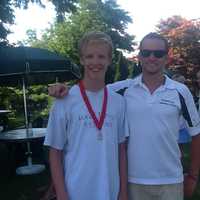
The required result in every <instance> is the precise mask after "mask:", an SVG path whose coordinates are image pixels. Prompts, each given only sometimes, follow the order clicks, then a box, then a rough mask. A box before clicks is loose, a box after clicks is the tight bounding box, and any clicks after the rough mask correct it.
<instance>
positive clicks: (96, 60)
mask: <svg viewBox="0 0 200 200" xmlns="http://www.w3.org/2000/svg"><path fill="white" fill-rule="evenodd" d="M92 63H93V64H94V65H97V64H99V63H100V58H99V57H98V56H94V57H93V59H92Z"/></svg>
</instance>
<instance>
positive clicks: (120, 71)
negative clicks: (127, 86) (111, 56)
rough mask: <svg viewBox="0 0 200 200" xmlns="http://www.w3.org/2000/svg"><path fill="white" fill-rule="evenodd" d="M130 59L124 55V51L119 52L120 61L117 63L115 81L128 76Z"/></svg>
mask: <svg viewBox="0 0 200 200" xmlns="http://www.w3.org/2000/svg"><path fill="white" fill-rule="evenodd" d="M128 65H129V63H128V60H127V59H126V58H125V57H124V56H123V54H122V52H119V53H118V62H117V63H116V73H115V81H121V80H124V79H126V78H127V77H128V75H129V68H128Z"/></svg>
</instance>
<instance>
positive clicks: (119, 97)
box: [108, 88, 125, 105]
mask: <svg viewBox="0 0 200 200" xmlns="http://www.w3.org/2000/svg"><path fill="white" fill-rule="evenodd" d="M108 94H109V96H110V98H111V101H112V102H113V103H117V104H118V105H119V104H121V103H123V102H124V101H125V100H124V97H123V95H121V94H119V93H117V92H115V91H113V90H112V89H110V88H108Z"/></svg>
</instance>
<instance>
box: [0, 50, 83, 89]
mask: <svg viewBox="0 0 200 200" xmlns="http://www.w3.org/2000/svg"><path fill="white" fill-rule="evenodd" d="M56 77H57V78H59V81H64V80H71V79H75V78H80V71H79V68H78V67H77V65H75V64H73V63H72V62H71V61H70V60H69V59H67V58H64V57H62V56H60V55H58V54H57V53H53V52H50V51H48V50H46V49H40V48H32V47H0V85H5V86H8V85H16V84H17V83H19V82H21V80H22V78H24V80H26V81H28V84H44V83H50V82H54V81H55V78H56Z"/></svg>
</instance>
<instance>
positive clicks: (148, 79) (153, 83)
mask: <svg viewBox="0 0 200 200" xmlns="http://www.w3.org/2000/svg"><path fill="white" fill-rule="evenodd" d="M142 80H143V82H144V84H145V85H146V86H147V88H148V89H149V91H150V92H151V93H153V92H154V91H155V90H156V89H157V88H159V87H160V86H161V85H163V84H164V81H165V77H164V75H163V74H162V73H161V74H152V75H149V74H148V75H146V74H145V73H143V74H142Z"/></svg>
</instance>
